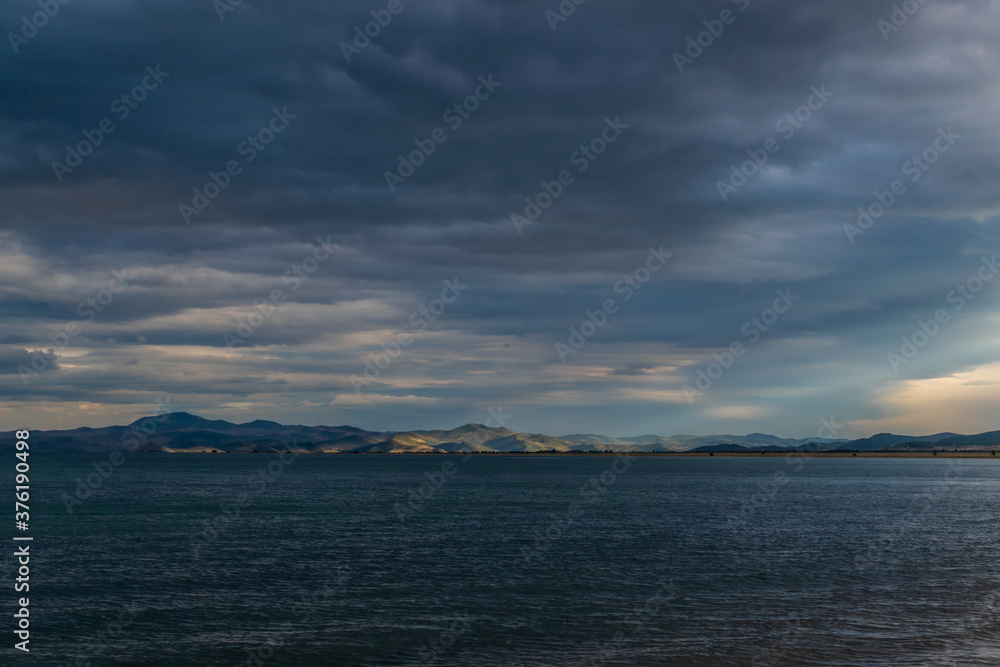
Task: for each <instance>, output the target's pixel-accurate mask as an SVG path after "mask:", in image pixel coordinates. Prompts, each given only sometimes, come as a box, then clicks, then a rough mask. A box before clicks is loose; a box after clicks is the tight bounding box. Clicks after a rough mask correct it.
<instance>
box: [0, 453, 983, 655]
mask: <svg viewBox="0 0 1000 667" xmlns="http://www.w3.org/2000/svg"><path fill="white" fill-rule="evenodd" d="M11 458H12V456H11ZM107 460H108V457H107V456H100V455H83V454H74V455H55V454H50V455H44V454H36V455H34V456H32V460H31V471H32V478H31V483H32V503H31V505H32V516H31V518H32V530H31V534H32V535H33V536H34V541H33V542H32V543H31V545H32V546H31V551H32V559H31V591H30V600H31V605H30V608H31V619H32V621H33V623H32V641H31V649H32V652H31V654H30V655H29V656H25V655H23V654H21V653H19V652H15V651H14V650H13V649H12V648H11V646H12V644H13V641H14V640H13V639H12V637H13V634H12V633H10V632H9V630H12V629H13V624H12V623H11V621H10V616H7V618H8V621H7V622H6V623H5V628H4V633H3V634H4V636H5V637H7V640H6V641H5V642H4V645H3V647H2V648H0V662H3V663H5V664H24V665H34V664H38V665H43V664H44V665H49V664H51V665H69V664H81V665H82V664H92V665H114V664H123V665H124V664H129V665H145V664H149V665H156V664H163V665H237V664H242V665H247V664H251V665H257V664H267V665H404V664H406V665H412V664H424V665H430V664H437V665H601V664H606V665H754V664H759V665H843V664H851V665H890V664H891V665H950V664H953V665H997V664H1000V621H998V618H1000V616H998V612H1000V549H998V547H1000V539H998V534H1000V531H998V508H1000V505H998V500H1000V462H996V461H990V460H972V461H962V462H961V463H959V464H957V465H956V464H954V463H950V462H949V461H948V460H945V459H941V460H938V459H911V460H899V459H895V460H893V459H889V460H879V459H861V458H858V459H852V458H847V459H805V460H802V459H788V460H786V459H785V458H783V457H781V456H778V455H771V456H767V457H761V458H759V459H757V458H752V459H751V458H725V457H718V456H717V457H712V458H652V457H629V458H627V459H615V458H602V457H584V456H576V457H566V456H563V457H543V456H532V457H530V458H527V457H503V456H492V455H478V456H471V457H463V456H373V455H322V456H320V455H302V456H299V457H297V458H294V459H292V458H291V457H289V456H287V455H286V458H285V462H284V463H281V461H280V459H279V457H278V456H276V455H163V454H138V453H133V454H126V455H125V460H124V463H122V464H121V465H120V466H119V467H117V468H115V469H114V471H113V472H112V473H111V475H110V477H108V478H107V479H103V480H101V479H100V474H99V473H96V468H95V464H96V465H97V467H103V468H104V469H105V472H107V471H108V470H109V465H108V464H106V463H105V462H107ZM268 466H270V468H271V471H270V472H267V468H268ZM11 468H13V465H10V466H4V469H5V471H4V475H3V479H4V483H5V485H6V486H5V487H4V488H8V489H10V488H11V487H12V486H13V480H12V475H10V474H9V471H8V469H11ZM262 471H263V476H262V475H261V472H262ZM91 473H94V474H95V475H97V476H94V477H92V478H91V483H92V485H93V486H97V483H98V482H99V488H98V489H97V490H96V491H91V495H90V497H88V498H86V499H85V500H82V501H80V502H79V503H78V504H75V505H74V506H73V508H72V509H73V512H72V513H69V512H68V511H67V509H66V502H65V499H64V498H63V494H73V493H75V491H76V490H77V485H78V481H77V480H80V481H84V482H85V479H86V477H87V476H88V474H91ZM85 483H86V482H85ZM422 485H423V486H422ZM421 487H422V488H421ZM80 491H81V495H87V492H88V489H87V488H85V487H81V489H80ZM421 494H422V495H421ZM411 501H412V502H411ZM223 508H225V509H223ZM226 512H228V516H227V515H226ZM223 517H224V518H223ZM11 532H13V531H11ZM8 539H9V538H8ZM9 544H12V543H10V542H9ZM5 551H6V552H7V553H6V554H5V558H4V559H3V561H2V565H3V575H4V582H11V581H13V578H14V576H15V574H14V571H15V567H16V565H15V560H14V559H13V558H12V557H11V555H10V553H11V552H13V548H11V549H8V550H5ZM3 590H5V591H6V593H5V594H4V596H3V599H2V604H3V605H4V607H3V608H4V609H8V610H9V609H13V604H14V593H13V592H12V590H11V589H10V587H9V585H8V583H4V585H3ZM15 653H17V655H15ZM12 656H13V657H14V658H15V659H16V662H14V660H8V659H9V658H11V657H12ZM87 659H89V662H87Z"/></svg>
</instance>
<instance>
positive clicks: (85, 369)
mask: <svg viewBox="0 0 1000 667" xmlns="http://www.w3.org/2000/svg"><path fill="white" fill-rule="evenodd" d="M43 4H44V3H43ZM55 4H56V3H53V5H55ZM892 4H893V3H891V2H888V1H884V0H879V1H876V2H871V1H860V0H859V1H857V2H855V1H851V0H847V1H845V0H837V1H828V2H819V1H812V2H783V3H777V2H766V1H764V0H738V1H736V2H731V1H730V0H717V1H716V2H710V3H700V2H688V3H676V2H666V3H664V2H653V1H649V2H642V1H632V2H628V1H626V2H614V3H611V2H601V1H599V0H591V1H589V2H584V3H583V4H581V5H579V6H576V5H573V4H572V3H571V2H569V0H567V1H566V2H563V3H562V7H563V10H562V11H563V13H565V14H568V15H565V16H564V15H563V14H560V13H559V12H560V4H559V3H558V2H557V1H556V0H549V1H542V2H522V1H520V0H514V1H511V0H507V1H504V2H490V1H482V0H478V1H477V0H463V1H457V0H456V1H450V0H448V1H446V0H414V1H412V2H411V1H410V0H402V2H400V3H399V4H396V3H390V2H382V1H381V0H378V1H375V2H366V3H340V2H295V3H283V2H270V1H267V0H244V2H242V3H241V4H239V5H237V6H229V5H228V4H226V3H224V2H222V1H220V2H216V3H215V4H214V5H213V3H212V2H209V1H208V0H198V1H190V2H181V1H176V0H171V1H169V2H168V1H166V0H150V1H146V2H128V1H125V0H102V1H99V2H82V1H79V0H78V1H77V2H70V3H68V4H65V5H58V6H57V9H56V10H53V9H52V8H51V7H50V8H49V12H50V13H54V15H53V16H51V17H49V16H45V15H41V14H40V15H37V16H36V14H38V12H40V11H42V10H40V9H39V4H38V3H37V2H28V1H27V0H12V1H10V2H6V3H4V4H3V6H2V8H0V22H2V26H3V32H4V33H5V35H6V37H5V39H4V43H3V44H2V45H0V98H2V103H0V197H2V202H3V205H2V207H0V216H2V217H0V234H2V238H0V391H2V393H3V398H2V404H0V405H2V407H0V419H2V421H3V424H4V426H3V427H2V428H0V430H10V429H14V428H23V427H31V428H36V429H37V428H62V427H75V426H80V425H91V426H97V425H106V424H112V423H124V422H128V421H131V420H132V419H134V418H136V417H138V416H140V415H144V414H151V413H153V412H154V411H155V410H156V406H157V401H158V400H162V399H164V398H165V397H169V400H170V403H171V404H172V405H175V406H177V407H178V408H179V409H186V410H189V411H191V412H195V413H197V414H200V415H203V416H206V417H212V418H224V419H229V420H233V421H249V420H252V419H255V418H266V419H274V420H277V421H281V422H286V423H305V424H352V425H356V426H361V427H364V428H369V429H380V430H381V429H394V430H399V429H410V428H442V427H453V426H457V425H459V424H462V423H466V422H484V421H486V420H487V419H488V411H489V410H490V409H494V410H496V409H500V408H502V409H503V412H504V414H506V415H509V421H508V422H507V426H509V427H510V428H513V429H515V430H520V431H531V432H546V433H550V434H555V435H561V434H566V433H579V432H596V433H605V434H609V435H638V434H643V433H658V434H663V435H669V434H677V433H695V434H699V433H700V434H709V433H746V432H753V431H763V432H769V433H775V434H777V435H782V436H794V437H809V436H814V435H816V434H817V430H818V429H819V428H820V426H821V423H820V420H821V419H822V418H825V419H827V420H829V419H830V418H833V420H834V421H835V422H836V423H837V424H840V425H842V429H841V430H840V431H838V432H837V433H836V435H837V436H842V437H853V436H863V435H869V434H871V433H874V432H878V431H883V430H892V431H895V432H904V433H910V434H916V433H932V432H937V431H946V430H947V431H958V432H979V431H985V430H991V429H1000V412H998V411H997V410H996V409H995V406H996V405H997V401H998V400H1000V346H998V342H1000V341H998V335H997V331H998V324H1000V317H998V315H1000V313H998V303H1000V280H996V281H991V280H990V279H992V278H993V276H994V274H995V273H996V272H997V271H1000V269H998V268H996V267H995V266H994V264H993V263H992V262H993V259H992V258H993V257H994V253H996V251H997V250H998V249H1000V244H998V236H1000V235H998V231H997V223H998V214H1000V188H998V183H1000V85H998V83H1000V80H998V71H1000V54H998V48H997V47H998V41H997V35H998V34H1000V3H997V2H995V1H989V2H985V1H983V0H977V1H971V0H970V1H953V0H929V1H928V2H926V3H925V4H919V3H917V2H916V0H912V5H911V4H907V3H904V4H906V7H905V9H907V10H910V11H911V12H912V14H906V13H904V12H903V11H902V9H901V10H900V11H899V12H897V13H896V14H895V16H894V15H893V7H892ZM572 7H575V10H574V11H573V12H572V13H570V12H569V9H570V8H572ZM390 9H392V10H395V11H396V13H391V12H390V11H389V10H390ZM373 11H374V12H375V14H374V15H373V14H372V13H371V12H373ZM25 17H27V19H25ZM563 19H565V20H563ZM376 20H381V21H382V22H383V23H384V24H385V25H379V24H377V23H371V24H370V25H367V30H369V32H370V33H377V34H376V36H375V37H370V38H369V37H367V36H366V37H364V38H362V37H359V35H363V34H364V31H365V30H366V24H369V23H370V22H373V21H376ZM880 22H881V23H880ZM38 25H40V26H41V27H37V26H38ZM689 38H690V40H689ZM699 42H700V43H699ZM123 96H124V97H123ZM456 105H458V106H457V108H456ZM789 114H790V116H789ZM105 119H107V120H105ZM109 130H110V131H109ZM85 133H86V134H85ZM435 138H436V139H437V141H435ZM442 140H443V143H442ZM93 144H96V145H93ZM431 149H433V152H431ZM414 151H417V153H416V154H415V155H412V160H411V154H413V153H414ZM428 153H429V154H428ZM400 156H402V157H403V158H404V159H405V162H406V163H405V164H401V162H400ZM914 157H916V160H914ZM748 160H751V162H747V161H748ZM753 160H756V161H755V162H754V161H753ZM761 162H762V163H763V164H758V163H761ZM415 163H416V164H415ZM227 166H228V167H229V168H230V172H229V173H226V170H227ZM411 167H412V170H411ZM734 169H735V172H734ZM741 170H742V173H740V172H741ZM211 173H214V174H215V181H216V182H217V183H220V184H222V185H224V187H217V186H216V183H213V181H212V177H211V176H210V174H211ZM746 174H749V175H748V176H747V175H746ZM560 177H561V178H562V182H560ZM894 181H898V183H896V184H895V188H896V193H893V192H892V189H893V182H894ZM543 182H544V183H545V185H543ZM206 185H208V187H207V191H206ZM196 189H197V190H198V191H199V192H201V193H202V194H204V195H211V198H210V199H209V198H208V197H206V198H205V199H202V198H201V197H202V195H201V194H196V193H195V190H196ZM876 192H879V193H883V194H880V195H879V197H881V199H882V200H883V203H882V204H880V203H878V199H877V198H876ZM539 193H543V194H542V196H540V197H539ZM526 198H528V199H529V200H530V203H533V204H535V205H541V206H539V208H538V209H535V208H534V207H533V206H530V205H529V202H526ZM883 204H885V205H886V207H887V210H885V212H884V213H883V214H882V215H880V216H879V217H874V216H873V217H872V218H871V219H870V220H865V219H862V221H861V222H862V225H861V226H859V225H858V217H859V214H858V207H859V206H861V207H864V208H865V209H870V210H871V211H872V212H873V213H875V214H878V213H880V212H881V211H882V209H881V208H880V207H882V206H883ZM542 207H544V208H542ZM199 208H201V209H203V210H199ZM515 214H516V215H515ZM529 218H533V221H531V222H530V223H529ZM845 225H848V227H846V228H845ZM851 225H853V227H852V226H851ZM323 246H325V248H324V247H323ZM661 247H662V250H661ZM651 249H652V250H651ZM983 258H985V262H984V259H983ZM116 272H117V273H116ZM626 278H627V280H626ZM445 281H448V283H447V284H446V283H445ZM620 281H621V282H620ZM629 281H631V283H632V284H633V285H634V287H633V286H630V285H629ZM643 281H644V282H643ZM448 285H450V287H449V286H448ZM959 286H961V288H962V291H960V290H958V287H959ZM952 290H955V291H954V292H952ZM963 291H964V293H963ZM779 292H780V294H783V295H784V297H781V296H779ZM442 296H443V297H444V300H440V301H435V299H442ZM626 297H628V298H626ZM88 299H91V300H92V301H91V302H90V304H89V305H88V301H87V300H88ZM272 299H275V301H276V302H270V303H269V301H270V300H272ZM445 301H449V303H445ZM421 308H424V309H425V310H424V311H421ZM772 308H774V309H775V310H771V311H769V309H772ZM779 310H781V311H784V312H778V311H779ZM588 311H589V312H590V313H591V317H590V318H588V315H587V313H588ZM936 315H937V317H938V319H937V320H935V316H936ZM752 318H757V320H756V321H755V320H754V319H752ZM588 321H596V322H597V323H599V324H602V326H597V325H596V324H584V322H588ZM756 322H760V326H758V324H756ZM921 322H923V323H924V325H923V328H921V324H920V323H921ZM571 327H572V328H573V329H574V330H575V331H578V332H580V333H579V334H573V333H572V332H571ZM67 330H69V332H70V333H66V332H67ZM923 331H927V332H928V333H923ZM73 332H76V333H73ZM931 334H933V335H931ZM401 335H404V336H403V338H402V340H401V339H400V336H401ZM405 335H409V336H410V337H409V338H407V337H406V336H405ZM903 337H906V338H907V339H909V340H910V341H912V342H913V348H912V349H911V348H909V347H907V346H905V345H904V342H903V340H902V339H903ZM914 339H915V340H914ZM400 342H402V343H403V344H401V345H399V347H398V348H397V347H395V345H397V344H399V343H400ZM383 346H385V348H387V350H388V351H387V352H385V351H383ZM730 350H732V351H736V352H738V353H739V356H735V355H734V356H732V357H730V356H729V355H730V354H732V352H730ZM890 353H892V354H894V355H898V356H896V357H891V356H890ZM380 354H381V355H385V356H381V357H379V356H378V355H380ZM713 355H715V356H713ZM909 357H912V358H909ZM369 362H370V363H369ZM713 363H715V364H718V365H716V366H712V364H713ZM378 366H384V368H379V367H378ZM366 368H367V377H366V376H365V373H366ZM19 369H20V370H19ZM352 376H353V380H352ZM822 435H828V433H824V434H822Z"/></svg>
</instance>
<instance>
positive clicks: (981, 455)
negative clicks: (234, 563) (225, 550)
mask: <svg viewBox="0 0 1000 667" xmlns="http://www.w3.org/2000/svg"><path fill="white" fill-rule="evenodd" d="M115 451H118V450H115ZM292 451H293V452H294V453H296V454H315V455H330V454H334V455H340V456H431V457H433V456H482V457H493V456H515V457H516V456H521V457H524V456H527V457H531V456H536V457H543V456H549V457H560V458H561V457H581V456H591V457H594V456H596V457H602V456H611V457H617V456H629V457H632V456H652V457H684V458H715V457H722V458H750V459H760V458H784V457H786V456H795V457H797V458H831V459H836V458H859V459H861V458H865V459H942V458H945V459H996V460H998V461H1000V455H993V454H992V453H991V452H989V451H986V452H961V451H959V452H945V451H939V452H937V453H936V454H935V453H933V452H711V453H709V452H310V451H305V450H292ZM48 453H50V454H84V453H86V454H91V453H93V454H100V453H106V452H48ZM134 453H136V454H246V455H254V454H256V455H261V454H263V455H268V454H270V455H275V454H279V455H280V454H286V453H288V452H284V451H281V452H234V451H228V452H227V451H214V452H213V451H205V450H194V451H192V450H174V451H170V452H163V451H159V452H150V451H145V452H142V451H137V452H134Z"/></svg>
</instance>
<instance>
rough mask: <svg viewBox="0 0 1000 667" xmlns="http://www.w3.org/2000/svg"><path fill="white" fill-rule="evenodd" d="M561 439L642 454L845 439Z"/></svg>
mask: <svg viewBox="0 0 1000 667" xmlns="http://www.w3.org/2000/svg"><path fill="white" fill-rule="evenodd" d="M563 439H564V440H570V441H572V442H576V443H577V444H578V445H585V446H588V447H591V448H593V449H612V450H632V451H643V452H686V451H691V450H694V449H697V448H699V447H710V446H712V445H721V444H731V445H742V446H744V447H749V448H753V447H789V448H791V447H801V446H803V445H806V444H808V443H812V442H820V443H823V444H824V445H826V444H840V443H846V442H847V440H846V439H838V440H832V439H829V438H802V439H795V438H779V437H778V436H775V435H768V434H766V433H750V434H749V435H732V434H726V435H674V436H669V437H664V436H660V435H640V436H635V437H631V438H609V437H607V436H602V435H594V434H589V433H587V434H578V435H566V436H563Z"/></svg>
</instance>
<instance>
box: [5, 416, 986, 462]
mask: <svg viewBox="0 0 1000 667" xmlns="http://www.w3.org/2000/svg"><path fill="white" fill-rule="evenodd" d="M13 436H14V433H13V432H12V431H9V432H7V433H0V450H2V451H6V450H11V449H13V448H14V442H15V439H14V437H13ZM31 443H32V451H34V452H107V451H112V450H116V449H127V450H136V451H159V452H211V451H228V452H274V451H280V450H282V449H284V448H285V447H286V446H289V445H290V446H291V447H292V448H293V449H295V450H297V451H301V452H316V453H358V454H364V453H388V454H435V453H455V452H548V451H555V452H586V451H607V450H610V451H630V452H684V451H694V452H727V451H733V452H741V451H746V452H761V451H764V452H786V451H824V450H826V451H829V450H854V451H865V452H868V451H927V450H934V449H937V450H953V449H958V450H965V451H989V450H1000V431H991V432H989V433H980V434H978V435H959V434H957V433H936V434H934V435H921V436H912V435H896V434H893V433H878V434H876V435H873V436H871V437H869V438H860V439H857V440H850V441H848V440H845V439H828V438H803V439H794V438H779V437H777V436H774V435H768V434H766V433H750V434H748V435H674V436H659V435H640V436H632V437H627V438H614V437H610V436H605V435H598V434H593V433H577V434H574V435H567V436H563V437H561V438H557V437H553V436H551V435H545V434H543V433H518V432H517V431H512V430H511V429H509V428H504V427H496V428H494V427H489V426H484V425H482V424H465V425H464V426H459V427H457V428H453V429H451V430H440V429H437V430H420V431H399V432H393V431H366V430H364V429H361V428H356V427H354V426H302V425H285V424H279V423H277V422H273V421H267V420H263V419H257V420H254V421H251V422H246V423H244V424H234V423H232V422H228V421H225V420H221V419H214V420H212V419H204V418H202V417H198V416H197V415H193V414H190V413H188V412H172V413H170V414H166V415H160V416H155V417H144V418H142V419H138V420H136V421H134V422H132V423H131V424H128V425H126V426H106V427H102V428H90V427H83V428H77V429H71V430H60V431H32V433H31Z"/></svg>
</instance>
